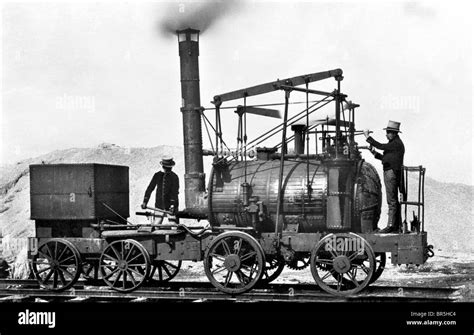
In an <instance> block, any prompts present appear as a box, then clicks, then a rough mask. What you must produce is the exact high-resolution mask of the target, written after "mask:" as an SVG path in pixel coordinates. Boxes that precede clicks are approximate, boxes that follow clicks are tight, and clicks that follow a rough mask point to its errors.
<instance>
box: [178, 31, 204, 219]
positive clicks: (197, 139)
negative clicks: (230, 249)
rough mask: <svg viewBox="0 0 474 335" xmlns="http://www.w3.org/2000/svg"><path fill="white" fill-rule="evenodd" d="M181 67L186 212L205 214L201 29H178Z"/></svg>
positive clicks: (199, 215) (201, 215)
mask: <svg viewBox="0 0 474 335" xmlns="http://www.w3.org/2000/svg"><path fill="white" fill-rule="evenodd" d="M176 33H177V34H178V44H179V57H180V69H181V97H182V107H181V112H182V114H183V141H184V163H185V175H184V187H185V204H186V209H185V211H187V212H190V213H194V214H195V215H196V216H198V217H203V216H205V215H204V213H205V207H206V206H204V205H203V201H202V200H201V199H203V198H204V196H203V193H204V191H205V181H204V179H205V175H204V164H203V158H202V157H203V155H202V131H201V112H202V110H203V107H201V98H200V87H199V60H198V58H199V30H195V29H191V28H187V29H184V30H178V31H177V32H176Z"/></svg>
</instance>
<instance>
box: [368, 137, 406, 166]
mask: <svg viewBox="0 0 474 335" xmlns="http://www.w3.org/2000/svg"><path fill="white" fill-rule="evenodd" d="M367 142H369V143H370V145H372V146H373V147H375V148H377V149H379V150H383V155H381V154H379V153H377V154H376V155H375V158H377V159H380V160H382V165H383V169H384V171H387V170H391V169H393V170H397V171H401V170H402V166H403V156H404V155H405V146H404V145H403V142H402V140H401V139H400V137H399V136H398V135H397V136H395V138H393V139H392V140H391V141H389V142H388V143H385V144H382V143H379V142H377V141H376V140H374V139H373V138H372V137H370V136H369V137H368V138H367Z"/></svg>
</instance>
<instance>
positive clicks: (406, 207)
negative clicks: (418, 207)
mask: <svg viewBox="0 0 474 335" xmlns="http://www.w3.org/2000/svg"><path fill="white" fill-rule="evenodd" d="M403 172H404V173H405V181H404V182H405V185H404V187H405V194H406V195H407V196H406V201H408V169H407V168H405V170H404V171H403ZM407 212H408V205H407V204H405V220H407V221H408V213H407Z"/></svg>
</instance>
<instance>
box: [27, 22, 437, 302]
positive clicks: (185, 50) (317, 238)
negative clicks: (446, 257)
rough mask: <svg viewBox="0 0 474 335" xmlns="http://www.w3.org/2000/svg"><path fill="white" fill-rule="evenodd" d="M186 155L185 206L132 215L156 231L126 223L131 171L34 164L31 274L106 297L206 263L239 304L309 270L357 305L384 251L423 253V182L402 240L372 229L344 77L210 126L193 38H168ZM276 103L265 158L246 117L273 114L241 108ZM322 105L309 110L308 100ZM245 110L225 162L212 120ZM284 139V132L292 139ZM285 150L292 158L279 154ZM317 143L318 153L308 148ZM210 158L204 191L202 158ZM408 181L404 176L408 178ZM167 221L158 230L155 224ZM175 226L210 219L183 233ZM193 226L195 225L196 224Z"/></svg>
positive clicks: (294, 85) (415, 257) (45, 282)
mask: <svg viewBox="0 0 474 335" xmlns="http://www.w3.org/2000/svg"><path fill="white" fill-rule="evenodd" d="M177 34H178V42H179V55H180V60H181V62H180V65H181V89H182V108H181V112H182V115H183V134H184V155H185V175H184V181H185V183H184V184H185V204H186V205H185V208H184V209H183V210H181V211H166V210H162V209H157V208H153V207H149V209H150V210H151V211H147V212H139V213H137V214H141V215H146V216H148V217H154V218H156V219H158V223H150V224H140V225H133V224H130V223H129V222H128V220H127V218H128V217H129V216H130V213H129V181H128V167H125V166H112V165H102V164H56V165H47V164H46V165H31V166H30V185H31V219H33V220H35V227H36V236H35V237H33V238H30V248H29V249H30V250H29V258H30V261H31V269H32V272H33V273H34V275H35V277H36V278H37V280H38V282H39V283H40V284H41V285H42V286H44V287H45V288H47V289H50V290H65V289H68V288H70V287H72V286H73V285H74V283H75V282H76V281H77V280H78V279H79V278H80V276H81V275H82V276H84V277H95V278H100V279H101V280H103V282H105V283H106V284H107V285H108V286H110V287H111V288H112V289H114V290H117V291H122V292H129V291H132V290H135V289H137V288H138V287H140V286H141V285H143V284H144V283H146V282H147V281H150V280H154V281H158V282H159V283H165V282H167V281H169V280H171V279H172V278H173V277H174V276H176V274H177V273H178V271H179V269H180V266H181V262H182V261H203V266H204V270H205V273H206V276H207V277H208V279H209V281H210V282H211V283H212V284H213V285H214V286H215V287H216V288H217V289H219V290H220V291H222V292H225V293H228V294H232V295H235V294H241V293H244V292H247V291H249V290H251V289H252V288H253V287H255V285H257V284H265V283H269V282H271V281H272V280H274V279H276V278H277V277H278V276H279V275H280V273H281V272H282V271H283V269H284V267H285V266H287V267H290V268H292V269H303V268H306V267H308V266H309V267H310V269H311V273H312V275H313V277H314V280H315V282H316V284H317V285H318V286H319V287H320V288H321V289H323V290H324V291H326V292H329V293H331V294H335V295H352V294H356V293H357V292H359V291H361V290H362V289H364V288H365V287H366V286H367V285H369V284H370V283H373V282H374V281H375V280H376V279H377V278H378V277H379V276H380V275H381V274H382V272H383V269H384V266H385V262H386V254H387V253H391V260H392V263H393V264H423V263H424V262H425V261H426V260H427V258H428V257H429V256H430V255H431V254H432V250H431V248H432V247H431V246H429V245H428V243H427V233H426V232H425V231H424V199H423V194H424V190H423V185H424V173H425V169H424V168H423V167H421V166H419V167H405V168H404V173H405V174H406V175H408V173H409V172H415V173H418V177H419V184H418V186H419V187H418V199H417V201H407V199H404V201H402V205H403V206H404V207H405V220H407V215H406V213H407V209H406V208H407V207H408V206H415V207H417V209H418V218H419V219H418V220H415V221H413V222H412V225H411V229H410V230H405V231H403V232H401V233H392V234H380V233H378V232H377V231H376V228H377V223H378V221H379V218H380V213H381V201H382V193H381V183H380V178H379V176H378V173H377V171H376V170H375V168H374V167H373V166H372V165H371V164H369V163H368V162H366V161H364V159H363V158H362V154H361V149H362V147H359V146H358V144H357V142H356V141H355V139H356V136H358V135H359V134H360V133H361V132H360V131H357V130H356V128H355V109H356V108H357V107H358V105H357V104H355V103H352V102H351V101H349V100H347V96H346V95H345V94H343V93H342V92H341V81H342V80H343V76H342V74H343V73H342V70H340V69H335V70H331V71H324V72H318V73H312V74H307V75H303V76H297V77H293V78H288V79H285V80H277V81H275V82H271V83H266V84H262V85H257V86H253V87H249V88H245V89H240V90H237V91H233V92H228V93H225V94H219V95H216V96H215V97H214V99H213V104H214V108H213V109H212V110H213V111H214V112H215V123H214V124H211V123H210V121H209V119H208V118H207V117H206V116H205V113H204V111H205V109H204V108H203V107H201V102H200V88H199V66H198V56H199V31H198V30H194V29H190V28H188V29H185V30H180V31H178V32H177ZM329 78H334V79H335V80H336V83H337V88H336V89H334V91H333V92H323V91H319V90H314V89H310V88H309V84H310V83H313V82H316V81H320V80H325V79H329ZM274 91H282V92H284V96H285V102H284V107H285V111H284V116H283V122H282V123H281V124H280V125H279V126H278V127H276V128H274V129H272V130H271V131H270V132H268V133H265V134H262V136H260V137H259V139H260V140H262V141H263V140H266V139H268V136H272V135H281V140H279V142H278V144H277V145H276V146H274V147H258V146H257V147H256V155H255V156H256V157H255V158H254V159H249V158H248V155H247V150H249V148H250V146H251V145H254V146H255V145H256V144H258V143H257V142H258V141H256V140H255V141H252V142H248V141H247V134H246V115H247V114H248V113H252V114H259V115H262V116H267V117H274V116H275V111H274V110H271V109H266V108H260V107H256V106H247V98H249V97H251V96H256V95H260V94H266V93H270V92H274ZM293 92H302V93H304V94H305V95H306V98H307V100H306V108H305V109H304V110H303V111H302V112H301V113H299V114H297V115H295V116H293V117H289V115H288V114H289V113H288V110H289V103H290V102H289V101H290V96H291V94H292V93H293ZM310 94H311V95H319V96H323V97H324V98H323V99H322V100H319V101H318V102H317V103H316V104H314V105H311V106H310V103H309V98H308V97H309V95H310ZM236 99H241V100H242V101H243V105H239V106H238V107H236V113H237V115H238V117H239V125H238V134H239V137H238V145H239V148H238V149H239V150H238V151H237V154H236V155H234V156H231V157H229V156H225V155H222V154H221V153H222V150H223V148H224V147H226V143H225V141H224V138H223V134H222V127H221V110H222V108H224V107H223V104H224V103H225V102H227V101H232V100H236ZM328 104H334V105H335V117H334V118H328V117H327V118H325V119H321V120H317V122H315V123H314V122H313V123H310V122H309V115H310V114H311V113H313V112H315V111H317V110H318V109H319V108H322V107H323V106H326V105H328ZM203 123H204V124H205V125H206V129H208V126H210V128H212V129H213V130H214V135H215V141H214V143H213V144H212V146H213V148H212V150H204V149H203V144H202V124H203ZM289 129H291V130H292V131H293V134H292V135H288V133H287V130H289ZM291 141H294V150H293V152H290V151H289V150H288V145H289V144H290V142H291ZM310 141H311V144H314V146H313V147H314V148H313V147H311V146H310ZM205 155H212V156H213V166H212V171H211V173H210V176H209V178H208V185H207V188H206V183H205V179H206V176H205V174H204V165H203V157H204V156H205ZM405 180H406V181H408V178H405ZM164 217H167V218H168V220H167V223H163V222H164V221H163V220H162V219H163V218H164ZM180 219H195V220H198V221H200V222H205V221H207V222H208V223H209V224H208V225H200V226H196V225H186V224H183V223H180ZM201 220H202V221H201Z"/></svg>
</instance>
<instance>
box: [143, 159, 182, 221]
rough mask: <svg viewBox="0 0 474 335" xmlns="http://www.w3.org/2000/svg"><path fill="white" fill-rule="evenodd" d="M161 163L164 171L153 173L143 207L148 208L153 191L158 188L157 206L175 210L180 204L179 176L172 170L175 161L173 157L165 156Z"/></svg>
mask: <svg viewBox="0 0 474 335" xmlns="http://www.w3.org/2000/svg"><path fill="white" fill-rule="evenodd" d="M160 164H161V166H162V167H163V171H158V172H157V173H155V174H154V175H153V178H152V179H151V181H150V184H149V185H148V187H147V189H146V191H145V196H144V198H143V203H142V208H143V209H145V208H146V206H147V203H148V200H150V196H151V193H152V192H153V190H154V189H155V188H156V200H155V208H160V209H163V210H165V211H169V210H171V211H173V212H175V211H177V210H178V206H179V200H178V194H179V177H178V176H177V175H176V173H174V172H173V171H171V169H172V168H173V166H174V165H175V162H174V160H173V158H172V157H164V158H163V159H162V160H161V162H160Z"/></svg>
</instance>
